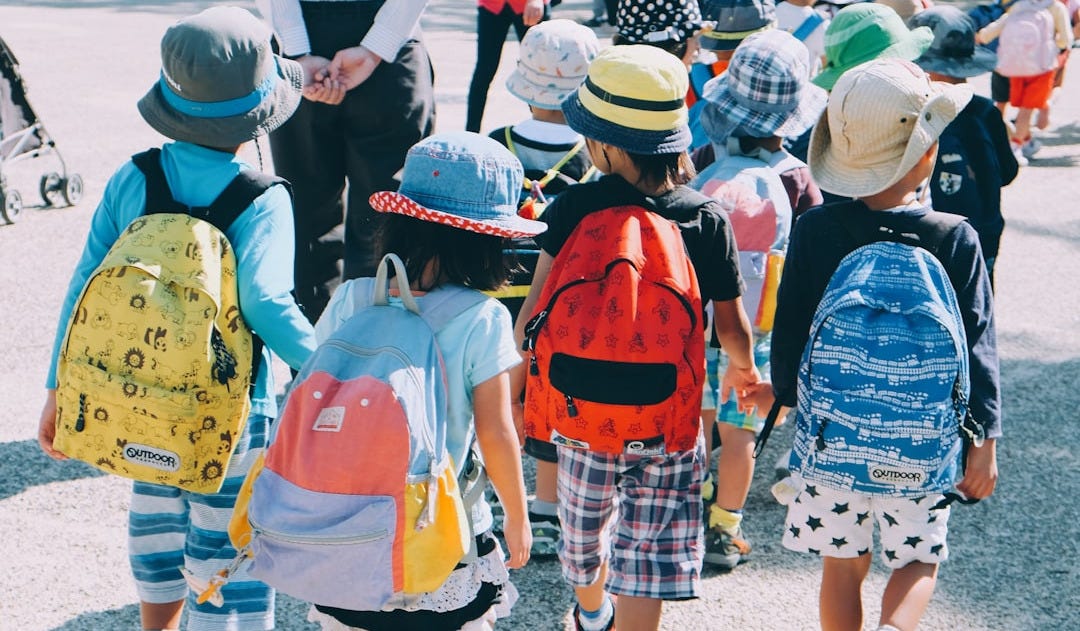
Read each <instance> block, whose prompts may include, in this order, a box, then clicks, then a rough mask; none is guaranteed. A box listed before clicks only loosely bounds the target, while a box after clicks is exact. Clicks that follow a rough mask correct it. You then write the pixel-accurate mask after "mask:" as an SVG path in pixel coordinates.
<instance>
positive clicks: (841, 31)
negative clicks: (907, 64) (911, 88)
mask: <svg viewBox="0 0 1080 631" xmlns="http://www.w3.org/2000/svg"><path fill="white" fill-rule="evenodd" d="M933 40H934V34H933V33H931V32H930V29H928V28H924V27H919V28H916V29H914V30H908V27H907V26H905V25H904V21H903V20H901V19H900V16H899V15H897V14H896V11H893V10H892V9H890V8H889V7H886V6H884V5H880V4H874V3H871V2H862V3H859V4H852V5H849V6H846V7H844V8H843V9H840V10H839V11H838V12H837V13H836V15H835V16H834V17H833V19H832V22H830V23H829V27H828V28H827V29H825V59H826V60H827V63H826V64H825V69H824V70H822V71H821V73H820V74H819V75H818V76H816V77H814V79H813V81H814V83H815V84H817V85H819V86H821V87H823V88H825V89H826V90H829V89H832V87H833V84H835V83H836V80H837V79H839V78H840V75H842V74H844V73H845V72H847V71H848V70H850V69H851V68H854V67H855V66H858V65H859V64H863V63H866V62H868V61H870V60H872V59H880V58H888V57H896V58H898V59H906V60H909V61H910V60H913V59H915V58H917V57H918V56H919V55H922V54H923V53H924V52H925V51H926V49H927V48H929V47H930V42H932V41H933Z"/></svg>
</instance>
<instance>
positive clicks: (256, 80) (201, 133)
mask: <svg viewBox="0 0 1080 631" xmlns="http://www.w3.org/2000/svg"><path fill="white" fill-rule="evenodd" d="M270 36H271V33H270V28H269V27H268V26H267V25H266V24H265V23H264V22H263V21H262V20H260V19H258V18H257V17H255V16H254V15H253V14H252V13H251V12H250V11H248V10H246V9H241V8H239V7H212V8H209V9H206V10H205V11H203V12H201V13H198V14H196V15H193V16H191V17H188V18H184V19H183V20H180V21H179V22H177V23H176V24H174V25H173V26H170V27H169V29H168V30H166V31H165V36H164V37H163V38H162V40H161V77H160V78H159V79H158V81H157V82H156V83H154V86H153V87H152V88H150V91H149V92H147V93H146V95H145V96H144V97H143V98H142V99H140V100H139V103H138V108H139V113H140V114H141V115H142V117H143V119H144V120H146V122H147V123H148V124H149V125H150V126H151V127H153V128H154V129H155V130H157V131H158V132H159V133H161V134H162V135H164V136H166V137H168V138H172V139H173V140H182V141H185V142H191V143H195V144H199V145H206V146H210V147H234V146H237V145H241V144H243V143H245V142H247V141H249V140H254V139H255V138H257V137H259V136H261V135H263V134H266V133H269V132H270V131H273V130H274V129H277V128H278V127H280V126H281V125H282V124H283V123H284V122H285V121H287V120H288V119H289V117H290V116H292V114H293V112H295V111H296V108H297V107H298V106H299V105H300V95H301V90H302V89H303V86H304V71H303V69H302V68H301V67H300V64H298V63H296V62H295V61H289V60H287V59H284V58H281V57H278V56H277V55H274V54H273V52H272V51H271V49H270Z"/></svg>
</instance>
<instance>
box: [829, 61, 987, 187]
mask: <svg viewBox="0 0 1080 631" xmlns="http://www.w3.org/2000/svg"><path fill="white" fill-rule="evenodd" d="M971 96H972V91H971V87H970V86H968V85H966V84H960V85H949V84H945V83H938V82H934V81H930V79H929V77H928V76H927V75H926V73H925V72H923V70H922V69H921V68H919V67H918V66H916V65H915V64H913V63H911V62H909V61H903V60H900V59H877V60H874V61H870V62H867V63H865V64H862V65H859V66H856V67H854V68H852V69H851V70H849V71H847V72H846V73H844V74H843V76H841V77H840V79H839V80H838V81H837V82H836V86H835V87H834V88H833V91H832V94H831V95H830V96H829V105H828V107H827V108H826V110H825V113H824V114H822V116H821V118H820V119H819V120H818V123H817V125H815V126H814V130H813V132H811V134H810V152H809V156H808V158H809V159H808V162H809V164H810V173H811V175H812V176H813V178H814V180H815V181H816V182H817V183H818V186H820V187H821V188H822V189H823V190H826V191H828V192H830V193H833V194H836V195H841V196H844V197H865V196H868V195H873V194H875V193H880V192H882V191H884V190H885V189H887V188H889V187H890V186H892V185H893V184H896V183H897V182H898V181H899V180H900V178H902V177H904V176H905V175H907V173H908V172H909V171H911V169H912V168H914V167H915V164H916V163H917V162H918V161H919V158H921V157H922V156H923V155H924V154H925V153H926V152H927V151H928V150H929V149H930V147H932V146H933V145H934V143H935V142H937V139H938V137H939V136H941V132H943V131H944V130H945V128H946V127H948V125H949V123H951V122H952V121H953V120H954V119H955V118H956V117H957V115H958V114H959V113H960V111H961V110H962V109H964V107H965V106H967V104H968V102H969V101H970V100H971Z"/></svg>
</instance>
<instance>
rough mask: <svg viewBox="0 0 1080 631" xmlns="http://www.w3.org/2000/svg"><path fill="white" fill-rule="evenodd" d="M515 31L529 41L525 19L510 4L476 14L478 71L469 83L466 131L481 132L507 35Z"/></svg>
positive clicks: (474, 72)
mask: <svg viewBox="0 0 1080 631" xmlns="http://www.w3.org/2000/svg"><path fill="white" fill-rule="evenodd" d="M548 11H549V9H548V6H547V5H544V17H543V19H545V20H546V19H547V18H548ZM511 26H513V27H514V33H515V34H516V35H517V38H518V41H519V42H520V41H521V38H523V37H525V31H527V30H529V27H527V26H525V18H524V16H522V15H518V14H517V13H514V11H513V9H511V8H510V3H507V4H505V5H503V9H502V11H501V12H499V13H497V14H496V13H492V12H491V11H488V10H487V9H485V8H483V7H480V8H479V9H477V14H476V68H475V69H474V70H473V76H472V81H471V82H470V83H469V102H468V109H467V110H466V114H465V130H466V131H474V132H479V131H480V121H481V119H483V117H484V108H485V107H486V106H487V98H488V90H489V89H490V88H491V82H492V80H494V79H495V73H496V72H498V70H499V61H500V60H501V59H502V50H503V44H505V43H506V34H507V33H509V32H510V27H511Z"/></svg>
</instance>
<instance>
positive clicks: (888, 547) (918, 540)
mask: <svg viewBox="0 0 1080 631" xmlns="http://www.w3.org/2000/svg"><path fill="white" fill-rule="evenodd" d="M785 483H788V484H790V485H793V486H794V488H793V489H792V490H793V491H795V490H797V494H795V495H794V496H793V497H792V498H791V499H790V501H788V502H787V505H788V513H787V520H786V521H785V524H784V540H783V543H784V547H785V548H787V549H789V550H794V551H795V552H809V553H813V554H817V555H820V556H827V557H835V558H840V559H851V558H855V557H858V556H861V555H864V554H869V553H870V550H871V549H872V548H873V544H874V524H875V523H877V525H878V539H879V540H880V542H881V560H882V561H884V563H885V565H886V566H888V567H890V568H894V569H895V568H901V567H904V566H905V565H907V564H909V563H911V562H913V561H919V562H922V563H930V564H937V563H941V562H942V561H944V560H945V559H947V558H948V557H949V548H948V546H947V545H946V543H945V537H946V535H947V534H948V530H949V529H948V524H949V511H950V508H951V507H949V506H946V507H945V508H941V509H937V510H934V509H933V506H934V505H935V504H937V503H938V501H939V500H941V499H942V497H943V496H942V495H940V494H936V495H926V496H923V497H918V498H906V497H905V498H898V497H875V496H872V495H866V494H864V493H853V492H850V491H836V490H833V489H828V488H825V487H823V486H820V485H815V484H814V483H812V482H806V481H803V480H801V479H799V478H798V477H797V476H793V477H792V478H789V479H788V480H785V481H784V482H782V483H781V484H785Z"/></svg>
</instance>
